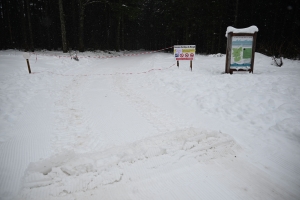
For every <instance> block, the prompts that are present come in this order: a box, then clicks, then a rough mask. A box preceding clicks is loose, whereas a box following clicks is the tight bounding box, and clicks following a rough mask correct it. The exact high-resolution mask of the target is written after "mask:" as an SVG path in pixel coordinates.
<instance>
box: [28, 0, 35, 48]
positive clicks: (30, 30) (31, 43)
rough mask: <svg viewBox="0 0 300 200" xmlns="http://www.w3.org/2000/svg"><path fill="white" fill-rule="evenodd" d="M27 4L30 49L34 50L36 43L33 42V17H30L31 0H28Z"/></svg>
mask: <svg viewBox="0 0 300 200" xmlns="http://www.w3.org/2000/svg"><path fill="white" fill-rule="evenodd" d="M26 6H27V20H28V29H29V41H30V43H29V45H30V47H29V48H30V50H31V51H32V52H33V51H34V44H33V33H32V25H31V17H30V3H29V0H26Z"/></svg>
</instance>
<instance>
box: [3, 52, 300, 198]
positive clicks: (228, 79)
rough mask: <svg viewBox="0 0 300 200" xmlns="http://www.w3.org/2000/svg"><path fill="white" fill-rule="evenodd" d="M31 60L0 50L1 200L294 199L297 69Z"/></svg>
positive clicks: (299, 189)
mask: <svg viewBox="0 0 300 200" xmlns="http://www.w3.org/2000/svg"><path fill="white" fill-rule="evenodd" d="M36 53H37V54H38V55H37V56H36V55H32V56H31V58H30V64H31V70H32V74H28V71H27V66H26V62H25V60H24V58H23V57H22V52H19V51H14V50H7V51H0V72H1V73H0V152H1V153H0V199H1V200H2V199H3V200H4V199H5V200H7V199H11V198H12V199H22V200H23V199H39V200H40V199H59V200H61V199H63V200H68V199H85V200H91V199H95V200H96V199H97V200H98V199H105V200H115V199H121V200H125V199H133V200H135V199H136V200H140V199H143V200H147V199H148V200H150V199H151V200H152V199H155V200H156V199H163V200H171V199H172V200H173V199H180V200H181V199H197V200H198V199H209V200H211V199H222V200H223V199H230V200H232V199H238V200H240V199H244V200H245V199H272V200H273V199H280V200H281V199H299V198H300V145H299V144H300V78H299V77H300V62H299V61H293V60H288V59H284V60H283V61H284V65H283V66H282V67H281V68H279V67H275V66H273V65H271V58H270V57H266V56H264V55H262V54H259V53H256V55H255V65H254V73H253V74H249V73H245V72H239V73H234V74H233V75H229V74H224V71H225V56H221V57H220V56H219V55H210V56H203V55H197V56H196V58H195V59H196V60H195V61H194V62H193V71H192V72H191V71H190V68H189V62H188V61H186V62H185V61H181V62H180V67H179V68H178V67H177V66H176V64H175V61H174V58H173V55H172V54H169V53H153V54H142V55H138V56H125V55H128V54H131V53H135V52H121V53H118V55H120V57H113V58H106V59H104V58H103V57H105V56H109V55H116V54H117V53H114V52H112V54H108V52H106V53H105V52H100V51H99V52H86V53H84V54H79V56H84V57H80V58H79V59H80V60H79V62H77V61H75V60H72V59H70V58H67V57H59V56H62V55H63V54H62V53H60V52H45V51H40V52H36ZM137 53H141V52H137ZM54 55H56V56H54ZM65 55H66V56H68V54H65ZM88 56H89V57H88ZM97 57H98V58H97ZM99 57H100V58H99Z"/></svg>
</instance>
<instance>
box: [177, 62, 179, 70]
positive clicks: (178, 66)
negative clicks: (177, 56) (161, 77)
mask: <svg viewBox="0 0 300 200" xmlns="http://www.w3.org/2000/svg"><path fill="white" fill-rule="evenodd" d="M177 67H178V68H179V60H177Z"/></svg>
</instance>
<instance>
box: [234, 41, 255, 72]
mask: <svg viewBox="0 0 300 200" xmlns="http://www.w3.org/2000/svg"><path fill="white" fill-rule="evenodd" d="M252 43H253V37H252V36H232V48H231V62H230V69H250V68H251V58H252Z"/></svg>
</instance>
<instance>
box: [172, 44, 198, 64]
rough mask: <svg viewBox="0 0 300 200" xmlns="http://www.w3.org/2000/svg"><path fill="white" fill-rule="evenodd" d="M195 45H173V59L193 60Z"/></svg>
mask: <svg viewBox="0 0 300 200" xmlns="http://www.w3.org/2000/svg"><path fill="white" fill-rule="evenodd" d="M195 54H196V45H174V57H175V59H176V60H194V57H195Z"/></svg>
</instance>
